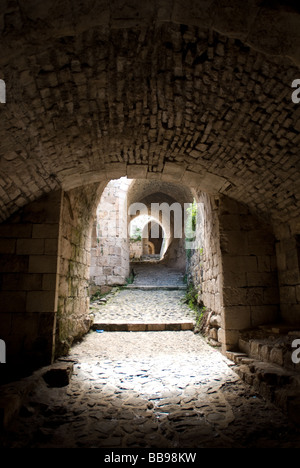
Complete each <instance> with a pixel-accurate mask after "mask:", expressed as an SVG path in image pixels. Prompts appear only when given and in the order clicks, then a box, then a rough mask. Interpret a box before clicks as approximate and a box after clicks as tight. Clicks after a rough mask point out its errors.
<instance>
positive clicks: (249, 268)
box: [190, 194, 280, 351]
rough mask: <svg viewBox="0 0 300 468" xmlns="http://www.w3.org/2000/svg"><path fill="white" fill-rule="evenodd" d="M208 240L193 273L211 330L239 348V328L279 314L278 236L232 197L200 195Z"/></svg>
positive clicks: (192, 264)
mask: <svg viewBox="0 0 300 468" xmlns="http://www.w3.org/2000/svg"><path fill="white" fill-rule="evenodd" d="M198 201H201V202H202V203H203V220H202V226H201V227H200V228H201V229H202V243H201V248H200V249H199V250H198V251H195V252H194V253H193V255H192V258H191V259H190V274H191V276H192V279H193V283H194V285H195V286H196V288H197V289H198V291H199V296H198V297H199V301H201V302H202V303H203V305H204V306H205V310H206V311H205V315H206V317H205V318H206V321H207V323H206V333H207V334H208V336H209V337H211V338H213V339H214V340H216V342H218V343H219V344H220V345H221V346H222V349H223V350H224V351H225V350H229V349H235V348H236V347H237V344H238V338H239V331H240V330H244V329H247V328H255V327H257V326H259V325H262V324H268V323H274V322H277V321H278V319H279V315H280V311H279V289H278V276H277V265H276V251H275V237H274V234H273V232H272V228H271V226H269V225H267V224H266V223H265V222H264V221H262V220H260V219H258V218H257V217H255V216H254V215H252V214H251V213H250V211H249V209H248V208H247V207H246V206H244V205H242V204H241V203H238V202H236V201H234V200H231V199H230V198H228V197H224V196H220V197H218V198H216V199H214V197H211V196H209V195H206V194H200V195H199V196H198Z"/></svg>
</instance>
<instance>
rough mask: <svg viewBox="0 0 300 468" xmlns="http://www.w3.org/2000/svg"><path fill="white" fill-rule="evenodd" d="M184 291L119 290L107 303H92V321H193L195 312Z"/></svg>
mask: <svg viewBox="0 0 300 468" xmlns="http://www.w3.org/2000/svg"><path fill="white" fill-rule="evenodd" d="M184 296H185V291H181V290H177V291H176V290H171V291H168V290H158V291H153V290H151V291H144V290H141V289H136V290H121V291H119V292H117V294H116V295H115V296H114V297H113V298H112V299H110V300H109V301H108V302H107V303H104V304H103V305H99V304H97V303H95V304H93V306H92V307H91V310H92V311H93V312H94V314H95V322H110V323H112V322H117V323H128V322H134V323H145V322H148V323H163V322H164V323H171V322H172V323H176V322H177V323H180V322H193V321H194V320H195V314H194V313H193V312H192V311H191V309H190V308H189V307H188V305H187V304H185V303H184Z"/></svg>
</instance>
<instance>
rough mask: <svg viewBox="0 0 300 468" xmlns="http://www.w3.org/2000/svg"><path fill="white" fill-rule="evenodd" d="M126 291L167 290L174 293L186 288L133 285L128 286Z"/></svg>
mask: <svg viewBox="0 0 300 468" xmlns="http://www.w3.org/2000/svg"><path fill="white" fill-rule="evenodd" d="M126 289H140V290H142V291H153V290H157V291H159V290H167V291H176V290H186V286H146V285H140V286H139V285H135V284H128V285H127V286H126Z"/></svg>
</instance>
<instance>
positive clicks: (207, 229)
mask: <svg viewBox="0 0 300 468" xmlns="http://www.w3.org/2000/svg"><path fill="white" fill-rule="evenodd" d="M196 201H197V203H198V212H197V218H198V225H197V232H196V247H197V248H196V249H195V250H193V251H192V252H191V254H189V255H188V259H189V260H188V268H189V281H190V282H191V283H192V284H193V285H194V286H195V287H196V290H197V291H198V302H199V304H201V305H203V306H204V307H205V311H204V317H203V321H202V331H203V332H204V333H205V335H206V336H207V337H209V339H210V340H211V341H212V342H213V343H214V344H217V343H218V342H219V341H218V340H219V338H218V331H219V330H220V327H221V317H222V312H223V309H222V301H221V299H222V262H221V251H220V228H219V216H218V215H219V213H218V206H217V205H216V202H215V199H214V198H213V197H211V196H209V195H207V194H204V193H201V192H199V193H197V194H196Z"/></svg>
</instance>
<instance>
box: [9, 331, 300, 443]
mask: <svg viewBox="0 0 300 468" xmlns="http://www.w3.org/2000/svg"><path fill="white" fill-rule="evenodd" d="M68 359H69V360H72V362H73V364H74V373H73V376H72V379H71V381H70V384H69V385H68V386H67V387H64V388H48V387H47V385H46V384H45V382H44V385H41V386H39V387H38V388H37V389H36V391H35V392H34V393H33V394H32V395H31V397H30V400H29V401H28V407H30V408H32V411H31V412H30V413H29V414H27V416H26V417H25V416H23V417H20V418H19V420H18V421H15V422H14V423H13V424H12V426H11V427H10V432H9V433H8V434H7V435H6V437H4V438H3V436H2V438H1V439H0V440H1V446H3V447H14V448H17V447H33V448H39V447H41V448H47V447H49V448H56V447H57V448H59V447H69V448H76V447H86V448H92V447H99V448H101V447H105V448H120V447H121V448H134V447H145V448H170V449H172V448H215V447H216V448H245V447H273V448H275V447H289V448H291V447H297V446H298V447H299V446H300V438H299V434H298V433H297V431H295V428H294V427H292V426H290V425H289V423H288V421H287V420H286V418H285V417H284V416H283V414H282V413H281V412H280V411H279V410H278V409H277V408H275V407H273V406H272V405H271V404H270V403H267V402H266V401H264V400H263V399H262V398H261V397H260V396H259V395H257V394H256V393H255V392H254V391H253V390H252V389H251V388H250V387H249V386H248V385H247V384H245V383H244V382H242V381H241V380H240V379H239V377H238V376H237V374H235V372H234V370H233V369H232V366H231V365H229V364H230V362H229V361H228V360H227V359H226V358H225V357H224V356H223V355H222V354H221V353H220V352H219V351H218V350H216V349H214V348H211V347H210V346H209V345H208V344H207V343H206V342H205V340H204V339H203V338H202V337H201V336H200V335H197V334H194V333H193V332H191V331H180V332H152V333H140V332H132V333H129V332H113V333H106V332H105V333H102V334H98V333H96V332H92V331H91V332H90V333H89V334H88V335H87V336H86V337H85V338H84V339H83V341H82V342H81V343H78V344H76V345H75V346H73V348H72V351H71V353H70V355H69V357H68Z"/></svg>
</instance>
